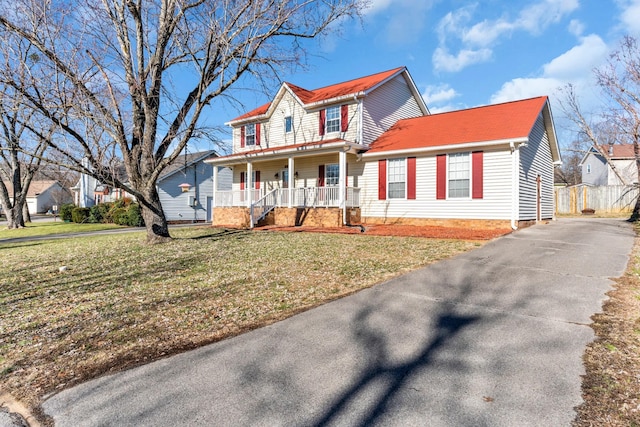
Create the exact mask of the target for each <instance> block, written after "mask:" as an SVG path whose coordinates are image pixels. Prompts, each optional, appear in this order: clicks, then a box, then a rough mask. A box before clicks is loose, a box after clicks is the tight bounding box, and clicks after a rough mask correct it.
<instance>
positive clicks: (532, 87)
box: [491, 77, 563, 104]
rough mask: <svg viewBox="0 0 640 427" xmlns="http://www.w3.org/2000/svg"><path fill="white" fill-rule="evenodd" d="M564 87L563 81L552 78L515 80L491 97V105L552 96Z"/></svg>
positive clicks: (504, 85)
mask: <svg viewBox="0 0 640 427" xmlns="http://www.w3.org/2000/svg"><path fill="white" fill-rule="evenodd" d="M562 85H563V82H562V80H558V79H555V78H551V77H538V78H518V79H513V80H511V81H510V82H507V83H505V84H503V85H502V87H501V88H500V90H499V91H498V92H496V93H494V94H493V95H492V96H491V103H492V104H494V103H499V102H508V101H514V100H517V99H525V98H533V97H535V96H542V95H550V94H553V93H555V92H556V90H558V88H560V87H561V86H562Z"/></svg>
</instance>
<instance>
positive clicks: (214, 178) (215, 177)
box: [209, 165, 218, 221]
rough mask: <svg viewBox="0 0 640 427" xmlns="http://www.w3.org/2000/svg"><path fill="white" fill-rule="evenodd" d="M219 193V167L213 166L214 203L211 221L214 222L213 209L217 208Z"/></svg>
mask: <svg viewBox="0 0 640 427" xmlns="http://www.w3.org/2000/svg"><path fill="white" fill-rule="evenodd" d="M217 193H218V166H216V165H213V201H212V203H211V204H212V205H213V206H212V207H211V208H212V209H211V218H209V220H210V221H213V208H215V207H216V197H217V195H218V194H217Z"/></svg>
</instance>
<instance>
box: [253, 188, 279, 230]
mask: <svg viewBox="0 0 640 427" xmlns="http://www.w3.org/2000/svg"><path fill="white" fill-rule="evenodd" d="M277 194H278V190H277V189H276V190H272V191H270V192H268V193H267V194H265V195H264V196H263V197H261V198H260V199H258V200H256V201H255V202H253V203H252V204H251V209H250V221H251V224H250V226H251V228H253V227H254V226H255V225H256V224H257V223H258V221H260V220H261V219H262V218H264V217H265V216H267V214H268V213H269V212H271V211H272V210H273V209H274V208H275V207H276V205H277V204H278V197H277Z"/></svg>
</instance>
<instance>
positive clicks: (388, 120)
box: [361, 75, 423, 145]
mask: <svg viewBox="0 0 640 427" xmlns="http://www.w3.org/2000/svg"><path fill="white" fill-rule="evenodd" d="M363 108H364V109H363V114H362V123H363V126H364V127H363V133H362V142H361V143H362V144H365V145H369V144H371V143H372V142H373V141H375V140H376V138H378V137H379V136H380V135H382V133H383V132H384V131H386V130H387V129H389V128H390V127H391V126H393V125H394V124H395V123H396V122H397V121H398V120H400V119H406V118H410V117H419V116H422V115H423V114H422V110H420V107H419V105H418V102H417V101H416V99H415V98H414V97H413V94H412V93H411V90H410V89H409V85H408V84H407V82H406V80H405V78H404V76H403V75H399V76H396V77H395V78H393V79H392V80H390V81H388V82H387V83H386V84H384V85H382V86H380V87H378V88H376V89H375V90H374V91H372V92H371V93H370V94H369V95H368V96H367V97H366V98H365V99H364V100H363Z"/></svg>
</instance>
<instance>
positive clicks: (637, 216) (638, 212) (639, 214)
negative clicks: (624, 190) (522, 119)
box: [629, 194, 640, 222]
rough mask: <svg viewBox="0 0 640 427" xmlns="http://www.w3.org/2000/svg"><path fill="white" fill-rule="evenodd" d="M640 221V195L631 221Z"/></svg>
mask: <svg viewBox="0 0 640 427" xmlns="http://www.w3.org/2000/svg"><path fill="white" fill-rule="evenodd" d="M638 220H640V194H638V197H637V198H636V204H635V205H634V206H633V211H632V212H631V217H630V218H629V221H631V222H636V221H638Z"/></svg>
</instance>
